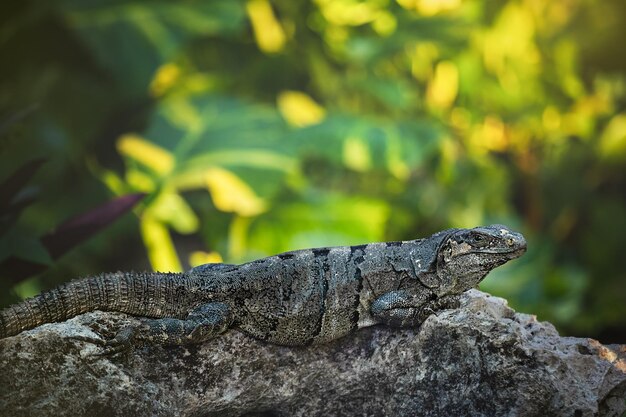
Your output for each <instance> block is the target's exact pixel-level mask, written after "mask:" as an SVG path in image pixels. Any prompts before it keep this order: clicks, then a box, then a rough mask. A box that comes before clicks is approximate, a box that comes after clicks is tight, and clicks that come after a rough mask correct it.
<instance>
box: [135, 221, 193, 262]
mask: <svg viewBox="0 0 626 417" xmlns="http://www.w3.org/2000/svg"><path fill="white" fill-rule="evenodd" d="M141 236H142V238H143V242H144V245H145V246H146V250H147V251H148V258H149V259H150V264H151V265H152V269H153V270H155V271H163V272H181V271H182V270H183V268H182V266H181V264H180V260H179V259H178V255H177V254H176V249H175V248H174V243H173V242H172V238H171V236H170V234H169V232H168V230H167V227H165V226H164V225H163V223H161V222H160V221H158V220H156V219H154V218H152V217H151V216H150V215H144V216H142V218H141Z"/></svg>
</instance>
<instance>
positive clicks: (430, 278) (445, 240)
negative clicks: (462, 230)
mask: <svg viewBox="0 0 626 417" xmlns="http://www.w3.org/2000/svg"><path fill="white" fill-rule="evenodd" d="M454 232H456V229H450V230H445V231H443V232H440V233H439V234H441V240H440V241H439V242H438V243H437V245H436V246H435V248H434V256H433V258H432V261H431V264H430V266H429V267H428V268H427V269H426V270H425V271H424V270H423V272H419V273H418V274H417V278H418V279H419V280H420V282H421V283H422V284H423V285H424V286H426V287H428V288H430V289H435V288H439V287H441V285H442V284H443V283H442V278H441V276H440V274H439V272H440V271H441V268H442V267H443V266H444V265H445V264H446V263H447V262H448V261H449V260H450V258H451V256H452V249H451V247H450V236H451V235H452V234H453V233H454Z"/></svg>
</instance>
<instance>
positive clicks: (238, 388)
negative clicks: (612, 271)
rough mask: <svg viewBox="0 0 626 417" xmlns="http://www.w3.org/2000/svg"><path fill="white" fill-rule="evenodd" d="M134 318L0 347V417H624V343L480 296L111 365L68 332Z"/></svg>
mask: <svg viewBox="0 0 626 417" xmlns="http://www.w3.org/2000/svg"><path fill="white" fill-rule="evenodd" d="M133 320H136V319H133V318H130V317H127V316H125V315H123V314H114V313H102V312H93V313H89V314H84V315H82V316H79V317H76V318H74V319H71V320H68V321H67V322H64V323H54V324H48V325H44V326H40V327H39V328H36V329H34V330H31V331H27V332H23V333H22V334H20V335H18V336H15V337H11V338H7V339H4V340H0V415H2V416H14V417H19V416H181V415H184V416H218V415H219V416H265V417H269V416H353V415H359V416H415V415H420V416H470V415H471V416H598V415H599V416H620V415H621V414H622V413H623V412H624V409H625V408H626V404H625V398H626V345H618V346H602V345H601V344H600V343H599V342H597V341H595V340H592V339H578V338H569V337H560V336H559V335H558V333H557V332H556V330H555V329H554V327H553V326H552V325H551V324H549V323H540V322H538V321H537V320H536V319H535V317H533V316H530V315H526V314H520V313H516V312H514V311H513V310H512V309H510V308H509V307H507V305H506V302H505V301H504V300H502V299H500V298H495V297H491V296H489V295H487V294H484V293H481V292H479V291H475V290H472V291H469V292H468V293H467V294H466V295H464V298H463V302H462V307H461V308H460V309H458V310H446V311H442V312H439V313H438V315H434V316H431V317H430V318H429V319H428V320H427V321H426V322H425V323H424V324H423V325H422V327H421V328H420V329H417V330H414V329H390V328H386V327H384V326H376V327H372V328H368V329H364V330H361V331H358V332H356V333H354V334H352V335H349V336H347V337H344V338H343V339H340V340H337V341H335V342H333V343H329V344H327V345H321V346H310V347H306V348H288V347H280V346H272V345H267V344H264V343H262V342H258V341H256V340H254V339H251V338H250V337H248V336H245V335H243V334H241V333H239V332H237V331H230V332H228V333H226V334H225V335H223V336H222V337H219V338H216V339H213V340H211V341H209V342H207V343H204V344H202V345H198V346H189V347H184V348H183V347H158V346H157V347H154V346H153V347H145V348H141V349H137V350H135V351H134V352H131V353H129V354H127V355H123V356H117V357H102V356H97V355H95V354H97V353H98V352H99V351H100V347H99V346H97V345H94V344H92V343H89V342H85V341H81V340H77V339H76V337H81V336H82V337H97V334H96V333H94V331H93V330H92V328H93V327H95V326H97V325H100V326H102V327H103V329H100V330H101V331H103V332H107V331H112V330H113V329H115V328H117V326H120V325H123V324H125V323H128V322H130V321H133Z"/></svg>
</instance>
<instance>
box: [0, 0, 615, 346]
mask: <svg viewBox="0 0 626 417" xmlns="http://www.w3.org/2000/svg"><path fill="white" fill-rule="evenodd" d="M600 3H601V4H600V5H598V4H596V2H592V1H590V0H553V1H550V2H541V1H536V0H508V1H504V2H496V3H493V2H481V1H478V0H452V1H445V2H443V1H442V2H434V1H430V0H399V1H397V2H391V1H387V0H365V1H356V0H316V1H313V2H302V1H300V2H293V1H286V0H273V1H271V2H270V1H269V0H248V1H233V0H229V1H226V0H223V1H211V2H199V1H180V2H165V1H115V0H91V1H85V0H80V1H77V0H64V1H56V2H44V3H36V2H30V3H26V2H15V3H14V4H11V2H9V3H7V5H5V6H2V7H3V8H5V9H6V10H5V13H2V15H3V16H4V17H3V19H5V20H6V24H3V25H2V30H1V31H0V51H1V52H3V57H5V58H4V61H5V62H7V63H10V64H9V65H4V66H3V67H2V68H0V91H2V93H1V94H0V109H2V111H3V112H6V113H7V114H16V113H17V112H18V111H19V110H21V109H24V108H27V107H30V106H33V105H37V106H38V108H37V110H36V111H35V113H33V114H32V115H30V116H28V118H27V119H25V120H23V121H22V122H21V123H20V124H19V125H18V127H14V128H12V129H11V130H10V132H9V133H8V134H7V140H6V143H5V144H4V145H3V147H2V148H1V149H0V152H2V153H1V154H0V155H2V156H3V164H0V174H1V175H2V178H4V177H6V176H7V175H8V174H9V173H10V172H12V171H13V170H15V169H16V168H17V167H18V166H20V164H21V163H23V162H24V161H26V160H29V159H31V158H32V157H33V156H42V155H45V156H47V157H49V158H50V159H51V161H52V162H51V164H50V166H49V167H46V169H45V172H44V174H45V177H44V175H42V176H40V177H39V183H41V185H42V186H43V187H42V194H43V195H42V199H41V201H46V202H47V203H46V204H45V205H44V204H42V203H39V204H36V205H33V206H32V207H31V208H29V210H27V211H25V212H24V214H23V215H22V216H21V217H20V220H19V222H18V225H17V226H19V227H20V228H22V229H29V230H31V231H34V232H42V233H43V232H44V231H46V230H47V229H49V228H51V227H52V226H53V225H54V224H55V223H54V222H55V221H57V220H58V218H63V217H67V215H65V216H63V215H62V214H66V213H74V212H77V211H78V210H79V209H83V210H84V209H85V208H86V207H88V206H89V204H92V205H93V204H96V203H95V202H96V201H102V200H104V199H106V196H107V195H109V194H110V193H112V194H114V195H124V194H128V193H134V192H141V193H146V194H147V195H148V197H147V198H146V200H145V201H144V203H143V204H142V206H141V208H140V209H137V210H136V214H137V218H136V220H127V223H126V226H124V227H120V228H119V229H111V231H110V232H109V233H108V236H107V237H100V238H98V239H95V240H93V241H91V242H90V243H89V244H87V245H85V246H84V247H83V248H81V249H80V250H78V251H75V252H74V253H73V254H69V255H68V256H67V257H66V259H65V260H64V261H63V262H62V263H61V264H60V266H59V267H58V268H57V269H56V270H52V271H51V272H49V273H48V274H46V275H44V276H43V278H42V281H41V282H39V281H38V282H39V285H31V284H32V283H27V284H25V287H24V288H28V290H20V293H22V294H24V293H28V291H36V290H38V289H39V288H40V286H41V285H51V284H52V283H54V282H57V281H59V280H61V279H67V278H70V276H75V275H79V274H86V273H93V272H95V271H99V270H109V269H112V268H113V269H118V268H119V269H123V268H129V267H145V266H146V265H145V264H144V263H142V262H141V261H139V260H137V259H140V258H143V257H145V256H143V255H142V253H141V252H137V251H136V250H129V249H128V248H136V247H137V245H138V244H139V242H140V241H141V243H142V246H143V247H144V248H145V249H146V252H145V253H147V258H148V259H149V260H150V263H151V265H152V267H153V268H155V269H162V270H165V269H167V270H180V269H185V268H187V267H189V266H190V265H194V264H197V263H202V262H215V261H219V260H222V259H223V260H225V261H228V262H242V261H245V260H249V259H252V258H256V257H260V256H266V255H269V254H273V253H277V252H281V251H286V250H291V249H296V248H302V247H310V246H322V245H346V244H354V243H362V242H366V241H375V240H395V239H411V238H415V237H417V236H424V235H427V234H429V233H432V232H434V231H436V230H439V229H442V228H445V227H470V226H474V225H477V224H484V223H492V222H502V223H506V224H508V225H510V226H513V227H516V228H518V229H520V230H521V231H522V232H524V234H525V235H527V236H528V238H529V242H530V243H529V244H530V251H529V253H528V254H527V255H526V256H525V257H524V258H523V260H520V261H518V262H516V263H513V264H511V265H510V266H506V267H505V268H503V269H502V270H498V271H497V272H495V273H494V274H493V275H491V276H490V277H489V279H488V280H487V281H486V282H485V283H484V287H483V288H484V289H486V290H488V291H491V292H493V293H495V294H497V295H502V296H506V297H507V298H508V299H509V300H510V302H511V304H512V305H513V306H514V307H517V308H519V309H521V310H523V311H528V312H532V313H536V314H537V315H538V316H539V318H540V319H546V320H550V321H553V322H555V323H556V324H557V325H559V326H560V327H561V328H562V329H563V330H565V331H567V332H570V333H576V334H587V335H596V336H602V337H605V338H609V339H611V338H613V339H615V338H617V337H618V336H617V335H619V331H624V328H626V319H625V318H626V299H625V298H626V287H625V285H626V284H625V283H626V276H625V275H624V268H623V267H621V266H620V260H621V259H620V251H622V250H623V248H624V247H626V223H625V222H626V220H624V219H626V209H625V207H626V196H625V194H624V192H623V190H624V189H626V170H625V169H624V163H625V162H626V111H625V104H626V78H625V76H624V74H625V73H626V71H625V70H626V62H624V59H623V57H622V56H621V54H619V53H617V51H616V50H615V47H614V46H611V45H614V44H619V42H621V40H622V39H623V38H624V37H625V36H626V34H625V33H624V29H623V28H624V27H626V26H625V25H624V20H625V16H626V7H625V6H624V4H623V2H620V0H605V1H603V2H600ZM598 22H602V30H598V25H599V23H598ZM43 33H45V34H46V36H45V39H43V40H42V39H41V37H42V35H41V34H43ZM611 51H612V52H611ZM33 154H34V155H33ZM8 155H11V158H8ZM5 159H6V160H7V161H6V163H5V162H4V160H5ZM61 184H63V188H64V192H63V193H62V194H61V195H59V193H58V191H56V190H58V189H59V187H60V185H61ZM107 189H108V191H107ZM76 196H80V198H76ZM55 219H56V220H55ZM129 227H130V228H131V229H130V230H131V232H129V231H128V228H129ZM20 230H21V229H20ZM35 235H36V234H35ZM16 242H17V241H16ZM20 247H23V248H27V245H26V246H24V245H21V246H20V245H17V244H16V246H15V249H14V250H19V248H20ZM27 251H28V252H31V251H30V250H27ZM22 252H23V250H22ZM39 252H40V251H38V250H32V256H37V254H38V253H39ZM129 254H132V256H133V257H134V258H137V259H128V258H129ZM68 275H69V276H68ZM620 329H621V330H620Z"/></svg>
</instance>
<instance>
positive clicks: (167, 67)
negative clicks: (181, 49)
mask: <svg viewBox="0 0 626 417" xmlns="http://www.w3.org/2000/svg"><path fill="white" fill-rule="evenodd" d="M179 78H180V68H179V67H178V66H177V65H176V64H172V63H167V64H164V65H161V66H160V67H159V68H158V69H157V71H156V73H155V74H154V78H152V81H151V82H150V94H151V95H152V96H153V97H159V96H162V95H163V94H164V93H165V92H166V91H167V90H169V89H170V88H172V86H174V84H176V81H178V79H179Z"/></svg>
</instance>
